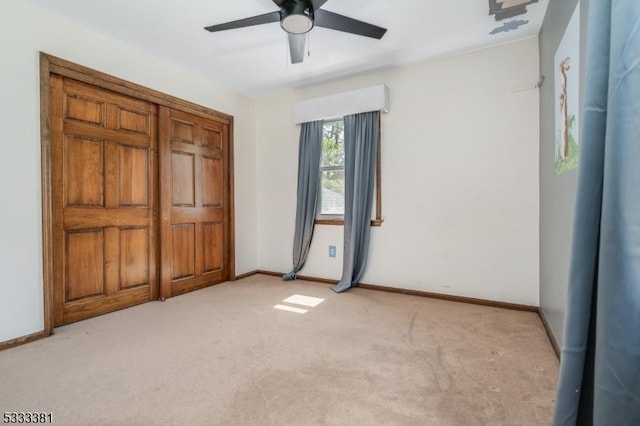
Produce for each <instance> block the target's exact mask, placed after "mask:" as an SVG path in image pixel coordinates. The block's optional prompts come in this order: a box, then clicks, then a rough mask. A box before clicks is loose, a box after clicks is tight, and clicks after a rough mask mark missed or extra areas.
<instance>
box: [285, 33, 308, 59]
mask: <svg viewBox="0 0 640 426" xmlns="http://www.w3.org/2000/svg"><path fill="white" fill-rule="evenodd" d="M305 40H306V38H305V35H304V34H289V52H291V63H292V64H299V63H300V62H302V61H303V60H304V44H305Z"/></svg>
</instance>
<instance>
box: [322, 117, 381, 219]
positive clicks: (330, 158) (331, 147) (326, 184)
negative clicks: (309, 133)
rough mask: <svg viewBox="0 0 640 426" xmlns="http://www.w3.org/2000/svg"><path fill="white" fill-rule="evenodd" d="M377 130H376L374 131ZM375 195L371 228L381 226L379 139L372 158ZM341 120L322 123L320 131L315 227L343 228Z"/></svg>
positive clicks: (342, 134)
mask: <svg viewBox="0 0 640 426" xmlns="http://www.w3.org/2000/svg"><path fill="white" fill-rule="evenodd" d="M379 131H380V129H378V132H379ZM376 162H377V164H376V194H375V206H374V213H375V218H374V219H372V220H371V226H380V225H381V224H382V222H383V221H382V199H381V190H380V186H381V185H380V184H381V179H380V137H378V157H377V159H376ZM344 178H345V176H344V120H343V119H342V118H340V119H338V120H331V121H326V122H325V123H324V127H323V129H322V158H321V160H320V180H321V181H320V194H319V206H318V217H317V218H316V224H317V225H344Z"/></svg>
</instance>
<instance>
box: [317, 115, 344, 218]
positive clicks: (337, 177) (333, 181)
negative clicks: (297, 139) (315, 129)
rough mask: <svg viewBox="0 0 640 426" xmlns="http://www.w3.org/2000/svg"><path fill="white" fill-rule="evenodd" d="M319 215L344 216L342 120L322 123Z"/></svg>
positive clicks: (328, 216) (327, 216)
mask: <svg viewBox="0 0 640 426" xmlns="http://www.w3.org/2000/svg"><path fill="white" fill-rule="evenodd" d="M319 207H320V208H319V211H320V216H321V217H324V218H325V219H328V218H330V217H333V218H338V219H342V217H343V216H344V121H343V120H337V121H331V122H327V123H324V128H323V129H322V158H321V160H320V206H319Z"/></svg>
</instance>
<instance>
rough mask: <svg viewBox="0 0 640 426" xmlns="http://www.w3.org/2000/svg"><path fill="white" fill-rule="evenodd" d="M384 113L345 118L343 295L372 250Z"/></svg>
mask: <svg viewBox="0 0 640 426" xmlns="http://www.w3.org/2000/svg"><path fill="white" fill-rule="evenodd" d="M379 120H380V112H378V111H376V112H366V113H363V114H355V115H349V116H346V117H344V149H345V157H344V160H345V165H344V170H345V206H344V257H343V264H342V278H341V280H340V282H339V283H338V284H336V285H335V286H333V287H331V289H332V290H333V291H335V292H336V293H341V292H343V291H345V290H348V289H349V288H351V287H355V286H356V285H358V283H359V282H360V279H361V278H362V275H363V274H364V268H365V265H366V261H367V253H368V251H369V231H370V229H371V226H370V223H371V206H372V205H373V196H374V189H375V169H376V156H377V151H378V122H379Z"/></svg>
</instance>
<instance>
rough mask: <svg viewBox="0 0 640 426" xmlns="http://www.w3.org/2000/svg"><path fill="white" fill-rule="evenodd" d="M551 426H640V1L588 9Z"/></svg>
mask: <svg viewBox="0 0 640 426" xmlns="http://www.w3.org/2000/svg"><path fill="white" fill-rule="evenodd" d="M587 31H588V37H587V43H588V48H587V64H586V79H587V82H586V88H585V89H586V91H585V105H584V113H583V117H582V120H581V121H582V123H583V129H582V142H581V148H580V150H581V157H580V169H579V170H580V171H579V178H578V182H579V183H578V198H577V204H576V217H575V225H574V236H573V252H572V260H571V274H570V284H569V295H568V307H567V318H566V323H565V341H564V345H563V349H562V363H561V367H560V381H559V384H558V391H557V397H556V407H555V415H554V421H553V423H554V425H576V424H577V425H616V426H624V425H640V68H639V67H640V2H639V1H638V0H598V1H591V2H590V4H589V25H588V28H587Z"/></svg>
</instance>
